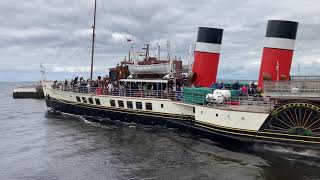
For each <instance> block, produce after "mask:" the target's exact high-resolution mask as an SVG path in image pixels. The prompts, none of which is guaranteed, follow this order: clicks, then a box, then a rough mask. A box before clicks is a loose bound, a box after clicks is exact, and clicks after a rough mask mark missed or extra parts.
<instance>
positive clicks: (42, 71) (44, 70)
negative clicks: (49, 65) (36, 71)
mask: <svg viewBox="0 0 320 180" xmlns="http://www.w3.org/2000/svg"><path fill="white" fill-rule="evenodd" d="M40 72H41V77H42V80H45V78H46V77H45V75H46V67H45V66H44V65H43V64H42V63H41V64H40Z"/></svg>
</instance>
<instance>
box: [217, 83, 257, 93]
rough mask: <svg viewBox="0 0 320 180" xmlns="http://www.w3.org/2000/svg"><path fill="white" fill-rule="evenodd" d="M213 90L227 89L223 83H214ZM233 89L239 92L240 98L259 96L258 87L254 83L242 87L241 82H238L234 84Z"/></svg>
mask: <svg viewBox="0 0 320 180" xmlns="http://www.w3.org/2000/svg"><path fill="white" fill-rule="evenodd" d="M211 88H214V89H226V87H225V85H224V83H223V82H217V83H214V84H213V85H212V86H211ZM231 89H232V90H236V91H238V95H239V96H254V95H257V94H258V91H257V86H256V85H255V84H254V82H251V83H249V85H248V86H247V85H245V84H243V85H241V84H240V83H239V81H236V82H235V83H234V84H232V87H231Z"/></svg>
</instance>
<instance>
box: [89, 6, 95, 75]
mask: <svg viewBox="0 0 320 180" xmlns="http://www.w3.org/2000/svg"><path fill="white" fill-rule="evenodd" d="M96 15H97V0H95V1H94V16H93V26H92V52H91V69H90V79H91V80H92V75H93V56H94V40H95V36H96Z"/></svg>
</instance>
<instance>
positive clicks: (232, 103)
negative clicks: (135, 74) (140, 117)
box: [53, 84, 273, 111]
mask: <svg viewBox="0 0 320 180" xmlns="http://www.w3.org/2000/svg"><path fill="white" fill-rule="evenodd" d="M53 88H54V89H58V90H62V91H69V92H76V93H84V94H92V95H98V96H99V95H110V96H123V97H139V98H156V99H170V100H172V101H177V102H184V103H188V104H197V105H203V106H210V107H218V108H227V107H236V106H242V107H244V106H245V107H246V108H248V110H249V109H264V110H266V111H267V110H270V109H271V108H272V107H273V104H271V102H270V100H269V98H265V97H255V96H239V97H231V98H229V99H225V100H224V101H223V102H222V103H208V102H206V100H205V95H204V96H203V95H200V94H196V93H194V94H192V95H191V96H190V94H188V98H186V97H187V96H186V97H184V94H183V93H182V92H181V91H172V90H151V89H148V90H143V89H130V88H112V89H107V88H103V87H87V86H70V85H63V84H60V85H58V86H53ZM184 98H185V99H184Z"/></svg>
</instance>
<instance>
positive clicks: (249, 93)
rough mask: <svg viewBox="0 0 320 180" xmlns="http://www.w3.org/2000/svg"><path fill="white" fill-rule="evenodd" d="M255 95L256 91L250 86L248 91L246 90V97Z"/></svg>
mask: <svg viewBox="0 0 320 180" xmlns="http://www.w3.org/2000/svg"><path fill="white" fill-rule="evenodd" d="M256 93H257V90H256V88H255V87H254V84H251V85H250V88H249V90H248V95H249V96H253V95H255V94H256Z"/></svg>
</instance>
